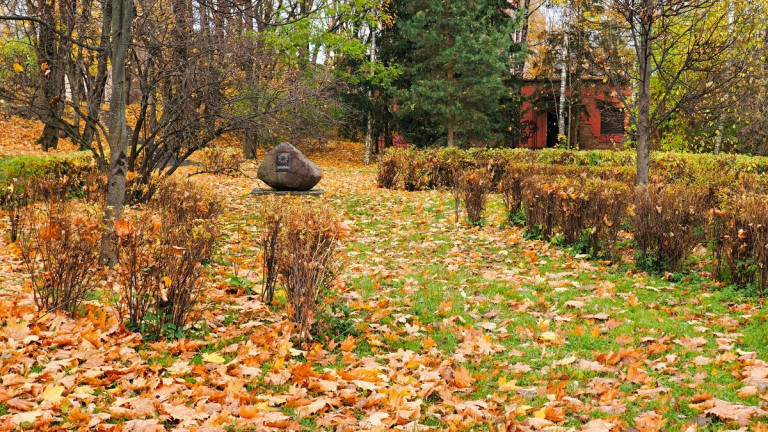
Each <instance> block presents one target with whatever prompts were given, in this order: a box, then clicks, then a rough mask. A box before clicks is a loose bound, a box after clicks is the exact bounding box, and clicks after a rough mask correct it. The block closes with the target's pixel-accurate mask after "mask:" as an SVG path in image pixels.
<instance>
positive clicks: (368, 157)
mask: <svg viewBox="0 0 768 432" xmlns="http://www.w3.org/2000/svg"><path fill="white" fill-rule="evenodd" d="M377 31H378V29H377V28H375V27H373V26H371V83H370V84H369V87H368V102H369V103H370V105H371V106H370V107H369V108H368V125H367V130H366V132H365V157H364V160H363V163H364V164H365V165H368V164H370V163H371V146H372V141H373V92H372V91H371V88H370V86H373V75H374V71H375V69H374V63H375V62H376V32H377Z"/></svg>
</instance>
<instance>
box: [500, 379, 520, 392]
mask: <svg viewBox="0 0 768 432" xmlns="http://www.w3.org/2000/svg"><path fill="white" fill-rule="evenodd" d="M518 388H519V387H517V380H510V381H507V378H506V377H501V378H499V391H502V392H512V391H515V390H517V389H518Z"/></svg>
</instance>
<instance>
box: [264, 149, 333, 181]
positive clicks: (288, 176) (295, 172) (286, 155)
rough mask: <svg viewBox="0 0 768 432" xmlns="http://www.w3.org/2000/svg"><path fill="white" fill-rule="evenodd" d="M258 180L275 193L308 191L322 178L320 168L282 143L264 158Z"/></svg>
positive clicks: (296, 150)
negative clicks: (275, 191)
mask: <svg viewBox="0 0 768 432" xmlns="http://www.w3.org/2000/svg"><path fill="white" fill-rule="evenodd" d="M258 176H259V179H260V180H261V181H263V182H264V183H266V184H267V185H269V186H270V187H272V188H273V189H275V190H277V191H308V190H310V189H312V188H313V187H315V185H316V184H317V183H318V182H319V181H320V179H321V178H322V173H321V172H320V168H318V167H317V165H315V164H314V162H312V161H311V160H309V159H308V158H307V157H306V156H304V154H302V153H301V152H300V151H299V149H297V148H296V147H294V146H293V145H291V144H290V143H282V144H280V145H279V146H277V147H275V148H274V149H272V150H271V151H270V152H269V153H267V155H266V156H265V157H264V162H262V163H261V166H260V167H259V172H258Z"/></svg>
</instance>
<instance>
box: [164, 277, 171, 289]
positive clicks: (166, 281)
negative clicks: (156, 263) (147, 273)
mask: <svg viewBox="0 0 768 432" xmlns="http://www.w3.org/2000/svg"><path fill="white" fill-rule="evenodd" d="M163 282H165V286H166V287H169V286H171V278H169V277H168V276H166V277H164V278H163Z"/></svg>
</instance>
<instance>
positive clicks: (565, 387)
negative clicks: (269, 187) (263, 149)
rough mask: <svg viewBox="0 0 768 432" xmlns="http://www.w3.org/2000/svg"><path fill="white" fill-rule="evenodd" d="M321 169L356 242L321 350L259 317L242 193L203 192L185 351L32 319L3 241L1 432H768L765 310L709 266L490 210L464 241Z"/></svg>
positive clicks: (93, 320)
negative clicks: (577, 239) (614, 257)
mask: <svg viewBox="0 0 768 432" xmlns="http://www.w3.org/2000/svg"><path fill="white" fill-rule="evenodd" d="M329 153H330V154H325V155H318V156H317V159H318V160H319V161H320V163H319V165H320V166H321V168H324V170H325V178H324V179H323V181H322V183H321V184H320V185H319V187H322V188H324V189H326V191H327V193H326V194H325V195H324V196H323V197H322V198H319V199H322V200H326V201H328V202H329V203H331V204H332V205H333V206H334V207H335V208H336V209H338V211H339V212H340V213H341V215H342V219H344V220H345V221H346V223H347V225H349V227H350V237H349V238H348V239H347V241H346V243H345V252H344V255H345V256H344V262H345V263H346V265H345V269H344V270H343V272H342V273H341V275H340V277H339V281H338V284H337V287H336V291H337V294H336V295H335V296H334V297H333V298H332V301H331V302H330V304H329V308H328V309H329V311H330V312H329V315H330V316H326V317H324V318H322V322H323V325H322V326H321V329H320V331H319V335H318V340H317V343H314V344H310V345H299V344H295V343H294V342H293V341H292V340H291V332H290V331H291V324H290V322H289V321H288V320H287V314H286V313H285V306H284V305H283V301H284V300H282V299H283V297H282V296H281V295H280V293H278V299H277V301H276V304H273V305H264V304H262V303H261V302H259V301H258V295H257V293H258V289H259V287H260V280H261V270H260V258H259V250H258V247H257V246H256V241H257V238H258V229H259V225H258V216H257V214H258V209H259V207H260V200H261V199H262V198H256V197H252V196H249V195H248V194H247V193H248V191H249V190H250V189H251V188H253V186H254V183H253V181H251V180H249V179H247V178H238V177H214V176H207V175H203V176H195V177H193V178H195V179H196V181H200V182H204V183H208V184H211V185H214V187H215V188H216V190H217V192H218V193H219V194H220V195H221V196H222V197H223V198H224V199H225V206H226V211H225V214H224V217H223V227H224V235H223V236H222V239H221V241H220V242H219V248H218V251H217V253H216V258H215V260H214V262H213V263H212V264H210V265H209V266H208V271H207V276H206V280H205V284H204V293H205V295H204V297H203V298H202V301H201V303H200V305H199V307H198V309H197V311H198V324H197V325H195V327H194V329H192V330H191V331H190V333H189V337H188V338H187V339H183V340H178V341H142V340H141V338H140V337H139V335H137V334H134V333H131V332H128V331H127V330H125V329H124V328H123V327H122V326H120V325H119V323H118V322H117V321H116V319H115V317H114V315H113V313H112V309H111V308H110V306H109V302H108V296H106V295H101V296H99V297H98V298H94V299H93V300H92V301H89V302H88V303H87V304H86V306H85V308H84V310H83V316H82V317H80V318H77V319H74V320H73V319H70V318H68V317H66V316H63V315H58V314H54V315H50V316H43V317H40V316H38V314H37V313H36V312H35V310H34V307H33V303H32V300H31V294H30V292H29V288H28V287H27V286H26V284H25V281H24V277H23V272H22V270H23V269H22V268H21V265H20V263H19V260H18V257H17V255H16V254H17V251H16V250H15V247H14V245H9V244H7V243H6V242H7V238H6V237H7V236H5V235H4V236H3V240H2V241H3V243H2V244H1V245H0V246H2V251H1V252H0V253H2V255H3V260H2V268H0V282H1V283H2V288H0V322H2V324H0V383H1V384H0V430H5V429H11V428H21V429H23V428H28V429H34V430H44V429H46V428H48V429H52V430H57V429H87V428H91V429H97V430H98V429H101V430H110V429H111V430H154V429H152V428H157V429H158V430H162V429H174V428H175V429H177V430H259V431H260V430H319V429H327V430H349V431H355V430H389V429H392V428H396V429H399V430H406V431H414V430H480V431H482V430H507V431H515V430H520V431H527V430H545V431H569V430H573V431H579V430H583V431H593V432H594V431H627V430H639V431H642V432H646V431H696V430H698V431H720V430H744V431H746V430H762V431H766V430H768V428H767V427H766V426H764V425H763V424H762V423H765V422H768V419H767V418H766V417H764V416H765V415H766V414H768V412H766V411H763V408H762V407H764V406H765V405H766V403H767V401H768V395H767V393H766V385H768V363H766V360H768V331H767V330H768V326H766V310H765V308H764V306H763V303H762V301H759V300H758V299H756V298H755V297H748V296H744V295H743V294H741V293H738V292H733V291H731V290H729V289H727V288H723V287H720V286H718V285H717V284H715V283H713V282H712V281H710V280H709V279H708V278H706V277H705V276H706V273H704V270H706V266H707V265H708V264H707V263H706V262H704V263H701V269H702V274H703V276H702V275H701V274H697V273H690V274H685V275H682V276H681V275H672V277H671V278H667V280H665V279H663V278H660V277H656V276H649V275H647V274H644V273H642V272H639V271H637V270H635V269H634V267H632V265H631V263H628V262H623V263H619V264H615V265H610V266H609V265H607V264H606V263H601V262H598V261H590V260H587V259H584V258H583V257H578V256H575V254H574V253H573V252H572V251H569V250H567V249H563V248H559V247H556V246H553V245H551V244H549V243H545V242H541V241H538V240H528V239H526V236H525V233H524V230H523V229H521V228H519V227H516V226H506V224H505V223H504V222H503V220H504V215H503V212H502V210H501V204H500V202H499V200H498V197H493V198H492V200H491V203H490V209H489V211H488V212H487V224H486V226H484V227H470V226H467V225H465V224H462V223H456V221H455V216H454V212H453V202H452V198H451V195H450V193H448V192H440V191H430V192H402V191H389V190H380V189H377V188H376V187H375V168H372V167H361V166H357V165H355V164H354V163H350V162H344V161H339V160H338V159H339V155H340V154H341V155H342V157H346V159H347V160H349V159H351V157H350V154H351V153H345V152H344V151H334V152H329ZM304 199H307V198H304ZM5 223H6V222H5V220H3V224H5ZM3 228H4V229H5V225H3ZM625 261H628V260H625ZM108 287H109V282H108V281H107V282H104V283H103V285H102V293H105V292H107V291H108ZM631 428H634V429H631ZM740 428H741V429H740ZM750 428H751V429H750Z"/></svg>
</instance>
